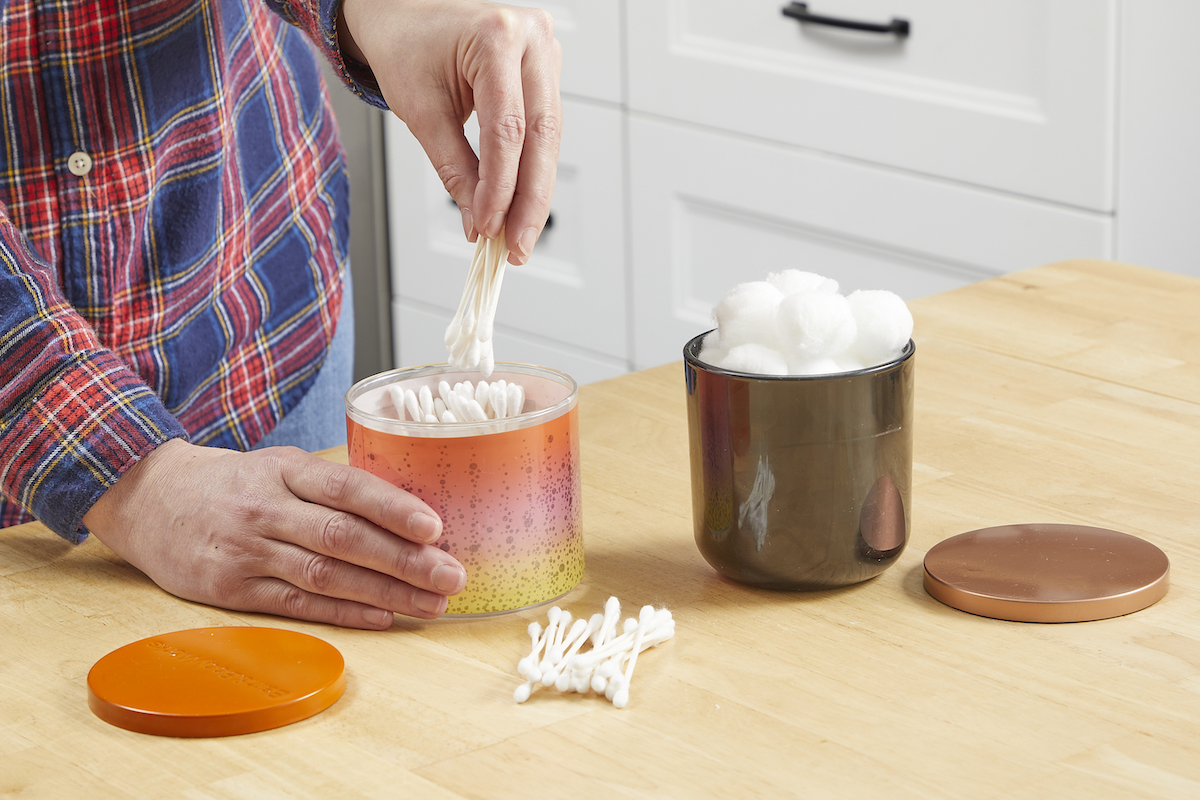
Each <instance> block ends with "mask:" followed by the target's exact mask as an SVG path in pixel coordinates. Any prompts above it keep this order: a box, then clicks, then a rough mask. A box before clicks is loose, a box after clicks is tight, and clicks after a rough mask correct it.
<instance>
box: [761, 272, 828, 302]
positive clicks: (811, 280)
mask: <svg viewBox="0 0 1200 800" xmlns="http://www.w3.org/2000/svg"><path fill="white" fill-rule="evenodd" d="M767 283H769V284H771V285H772V286H774V287H775V288H776V289H778V290H779V291H781V292H783V296H784V297H787V296H788V295H793V294H802V293H804V292H824V293H826V294H837V290H838V282H837V281H835V280H834V279H833V278H825V277H822V276H820V275H818V274H817V273H815V272H803V271H801V270H798V269H785V270H784V271H783V272H772V273H771V274H770V275H768V276H767Z"/></svg>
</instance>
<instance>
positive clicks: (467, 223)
mask: <svg viewBox="0 0 1200 800" xmlns="http://www.w3.org/2000/svg"><path fill="white" fill-rule="evenodd" d="M462 218H463V236H466V237H467V241H470V240H471V231H472V229H473V228H474V227H475V221H474V220H473V219H472V218H471V209H469V208H467V207H466V206H463V208H462Z"/></svg>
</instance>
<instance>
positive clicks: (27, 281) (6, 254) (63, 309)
mask: <svg viewBox="0 0 1200 800" xmlns="http://www.w3.org/2000/svg"><path fill="white" fill-rule="evenodd" d="M186 435H187V434H186V432H185V431H184V429H183V427H182V426H181V425H180V423H179V422H178V421H177V420H176V419H175V418H174V417H173V416H172V415H171V414H170V413H169V412H168V411H167V410H166V408H165V407H164V406H163V404H162V402H161V401H160V400H159V398H158V397H157V395H155V394H154V392H153V391H152V390H151V389H150V388H149V387H148V386H146V384H145V383H144V382H142V381H141V380H140V379H139V378H138V377H137V375H136V374H135V373H134V372H133V371H132V370H130V369H129V368H128V367H127V366H126V365H125V363H124V362H123V361H122V360H121V358H120V357H119V356H117V355H116V354H115V353H113V352H112V351H111V350H109V349H107V348H105V347H104V346H102V345H101V344H100V342H99V340H98V338H97V337H96V334H95V331H94V330H93V329H92V327H91V326H90V325H89V324H88V323H87V321H86V320H84V319H83V318H82V317H81V316H80V315H79V314H78V313H77V312H76V311H75V309H74V308H73V307H72V306H71V305H70V303H68V302H67V300H66V299H65V297H64V296H63V294H62V292H61V290H60V289H59V287H58V281H57V276H56V274H55V271H54V270H53V269H52V268H51V267H49V266H48V265H46V264H45V263H44V262H43V261H42V260H41V259H40V258H38V257H37V256H36V255H35V254H34V253H33V251H32V250H31V249H30V248H29V247H28V245H27V243H26V240H25V238H24V236H23V235H22V234H21V232H20V231H19V230H18V229H17V228H16V226H15V225H13V224H12V221H11V220H10V219H9V217H8V216H7V214H6V213H5V211H4V207H3V205H0V490H2V491H3V494H4V497H5V499H6V500H7V501H8V502H11V503H16V504H19V505H20V506H21V507H23V508H24V509H25V510H26V511H28V512H29V513H31V514H33V516H35V517H37V518H38V519H39V520H41V521H42V522H43V523H45V524H46V526H47V527H49V528H50V529H51V530H53V531H54V532H56V533H58V534H59V535H60V536H63V537H64V538H66V539H68V540H70V541H72V542H75V543H78V542H81V541H83V540H84V539H85V538H86V537H87V530H86V528H85V527H84V525H83V515H84V514H85V513H86V512H87V510H88V509H89V508H91V507H92V504H93V503H95V502H96V500H97V499H98V498H99V497H100V496H101V495H102V494H103V493H104V492H105V491H107V490H108V489H109V488H110V487H111V486H112V485H113V484H114V483H116V482H117V479H118V478H119V477H120V476H121V475H122V474H123V473H124V472H125V470H127V469H128V468H129V467H130V466H132V465H133V464H135V463H136V462H137V461H138V460H140V459H141V458H142V457H143V456H145V455H146V454H147V453H149V452H150V451H152V450H153V449H154V448H155V447H157V446H158V445H160V444H162V443H163V442H165V441H167V440H168V439H172V438H176V437H186Z"/></svg>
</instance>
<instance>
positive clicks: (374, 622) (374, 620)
mask: <svg viewBox="0 0 1200 800" xmlns="http://www.w3.org/2000/svg"><path fill="white" fill-rule="evenodd" d="M393 621H394V618H393V617H392V612H390V611H384V610H383V609H382V608H368V609H367V610H366V611H364V612H363V622H365V623H367V625H369V626H370V627H372V628H382V627H383V626H384V625H388V626H390V625H391V624H392V622H393Z"/></svg>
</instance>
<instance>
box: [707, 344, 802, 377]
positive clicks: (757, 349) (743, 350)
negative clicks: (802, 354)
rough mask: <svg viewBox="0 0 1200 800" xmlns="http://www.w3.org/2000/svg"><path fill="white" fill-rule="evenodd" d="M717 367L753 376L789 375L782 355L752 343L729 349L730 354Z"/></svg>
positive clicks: (785, 360)
mask: <svg viewBox="0 0 1200 800" xmlns="http://www.w3.org/2000/svg"><path fill="white" fill-rule="evenodd" d="M717 366H719V367H720V368H721V369H727V370H729V371H730V372H746V373H749V374H751V375H787V374H788V363H787V359H786V358H784V357H783V354H782V353H780V352H779V351H778V350H772V349H771V348H770V347H767V346H765V345H761V344H754V343H752V342H751V343H747V344H739V345H735V346H733V347H731V348H729V352H728V353H727V354H726V355H725V358H723V359H721V363H719V364H717Z"/></svg>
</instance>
